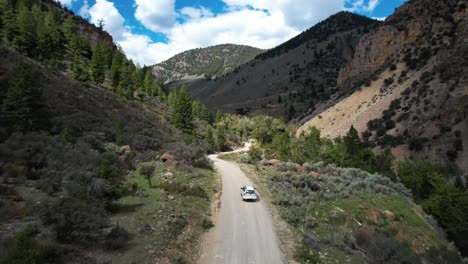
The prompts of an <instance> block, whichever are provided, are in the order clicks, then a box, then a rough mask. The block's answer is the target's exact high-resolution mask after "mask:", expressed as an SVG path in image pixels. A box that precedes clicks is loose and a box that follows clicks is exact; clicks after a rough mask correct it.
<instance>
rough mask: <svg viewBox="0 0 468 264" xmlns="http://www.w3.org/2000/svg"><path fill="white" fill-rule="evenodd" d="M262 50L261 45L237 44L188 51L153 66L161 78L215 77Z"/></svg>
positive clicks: (233, 68)
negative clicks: (258, 47)
mask: <svg viewBox="0 0 468 264" xmlns="http://www.w3.org/2000/svg"><path fill="white" fill-rule="evenodd" d="M260 52H262V50H261V49H257V48H253V47H249V46H244V45H234V44H223V45H217V46H212V47H207V48H199V49H193V50H188V51H184V52H182V53H180V54H177V55H175V56H174V57H172V58H170V59H168V60H166V61H163V62H161V63H158V64H156V65H154V66H153V74H154V76H155V77H156V79H158V80H161V81H164V82H165V81H176V80H180V79H183V78H184V77H186V76H198V77H203V78H205V79H208V80H211V79H212V78H220V77H222V76H224V75H226V74H227V73H229V72H231V71H233V70H235V69H236V68H237V67H238V66H239V65H241V64H244V63H246V62H248V61H250V60H251V59H253V58H254V57H255V56H256V55H258V54H259V53H260Z"/></svg>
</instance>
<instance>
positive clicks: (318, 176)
mask: <svg viewBox="0 0 468 264" xmlns="http://www.w3.org/2000/svg"><path fill="white" fill-rule="evenodd" d="M309 175H310V176H312V177H314V178H316V179H318V178H320V173H318V172H315V171H311V172H309Z"/></svg>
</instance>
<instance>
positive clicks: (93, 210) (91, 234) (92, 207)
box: [42, 197, 108, 245]
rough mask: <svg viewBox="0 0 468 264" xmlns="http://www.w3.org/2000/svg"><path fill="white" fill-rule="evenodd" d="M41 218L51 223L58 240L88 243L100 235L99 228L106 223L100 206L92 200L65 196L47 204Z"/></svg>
mask: <svg viewBox="0 0 468 264" xmlns="http://www.w3.org/2000/svg"><path fill="white" fill-rule="evenodd" d="M42 220H43V221H44V223H45V224H46V225H51V226H52V229H53V231H54V232H55V235H56V237H57V239H58V240H59V241H60V242H70V243H78V244H82V245H90V244H91V243H93V242H96V241H98V240H99V238H100V237H101V228H102V227H104V226H105V224H107V221H108V219H107V217H106V213H105V210H104V208H103V207H102V206H99V205H96V204H95V202H93V201H86V200H81V199H75V198H72V197H67V198H64V199H60V200H58V201H56V202H55V203H52V204H47V205H46V207H45V208H44V209H43V212H42Z"/></svg>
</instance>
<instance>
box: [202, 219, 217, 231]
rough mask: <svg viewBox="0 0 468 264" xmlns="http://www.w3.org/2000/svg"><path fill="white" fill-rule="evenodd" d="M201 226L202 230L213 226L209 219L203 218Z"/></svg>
mask: <svg viewBox="0 0 468 264" xmlns="http://www.w3.org/2000/svg"><path fill="white" fill-rule="evenodd" d="M201 225H202V227H203V228H204V229H210V228H212V227H213V226H214V224H213V222H212V221H211V219H210V218H209V217H206V216H205V217H203V218H202V220H201Z"/></svg>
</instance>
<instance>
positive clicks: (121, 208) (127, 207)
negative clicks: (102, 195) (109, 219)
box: [112, 203, 144, 214]
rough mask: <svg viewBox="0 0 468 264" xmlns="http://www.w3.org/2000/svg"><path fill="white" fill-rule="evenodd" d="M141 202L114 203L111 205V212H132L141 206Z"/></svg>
mask: <svg viewBox="0 0 468 264" xmlns="http://www.w3.org/2000/svg"><path fill="white" fill-rule="evenodd" d="M143 205H144V204H143V203H137V204H121V203H114V204H113V205H112V213H114V214H127V213H133V212H135V211H137V210H138V208H140V207H142V206H143Z"/></svg>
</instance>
